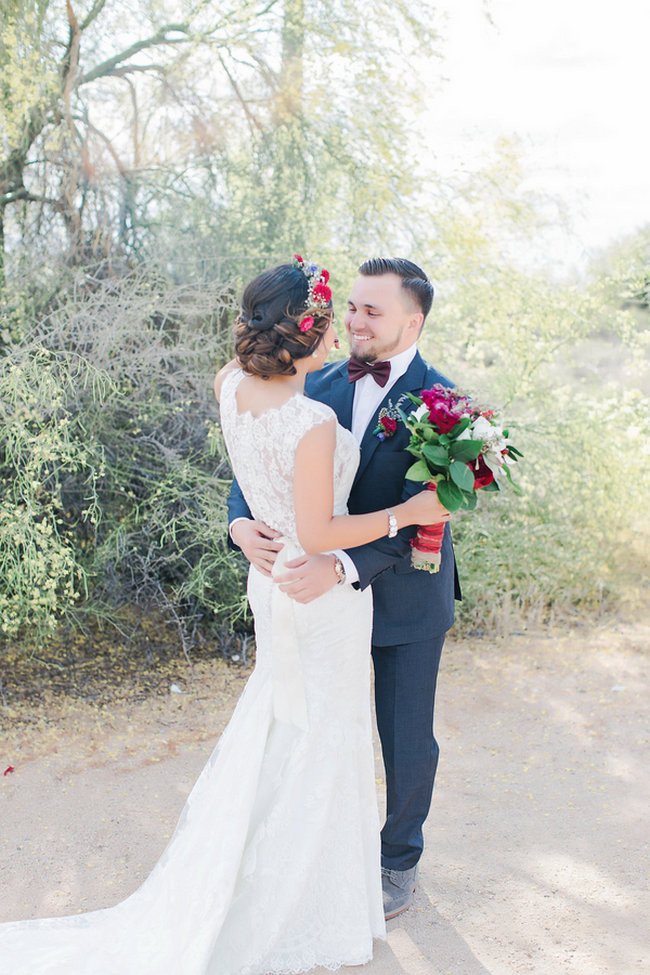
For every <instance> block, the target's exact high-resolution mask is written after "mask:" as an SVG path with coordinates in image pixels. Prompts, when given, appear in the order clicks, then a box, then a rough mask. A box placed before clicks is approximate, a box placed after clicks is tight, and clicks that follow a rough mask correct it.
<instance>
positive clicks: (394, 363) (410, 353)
mask: <svg viewBox="0 0 650 975" xmlns="http://www.w3.org/2000/svg"><path fill="white" fill-rule="evenodd" d="M417 351H418V348H417V345H416V343H415V342H414V343H413V345H410V346H409V347H408V349H404V351H403V352H398V353H397V355H394V356H393V357H392V358H391V359H387V360H386V361H387V362H390V380H391V382H393V381H394V380H396V379H399V378H400V376H403V375H404V373H405V372H406V370H407V369H408V367H409V366H410V365H411V363H412V362H413V360H414V359H415V356H416V353H417Z"/></svg>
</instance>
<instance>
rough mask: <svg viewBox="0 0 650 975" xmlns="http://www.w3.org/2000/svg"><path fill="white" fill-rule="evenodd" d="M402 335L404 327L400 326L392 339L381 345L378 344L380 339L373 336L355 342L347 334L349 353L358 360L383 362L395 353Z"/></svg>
mask: <svg viewBox="0 0 650 975" xmlns="http://www.w3.org/2000/svg"><path fill="white" fill-rule="evenodd" d="M403 335H404V328H400V330H399V332H398V333H397V335H395V336H394V337H393V339H392V341H390V342H388V343H387V344H383V345H380V344H378V343H379V342H380V341H381V340H379V339H375V338H370V339H368V340H367V341H366V342H359V341H356V342H355V340H354V337H353V336H352V335H349V336H348V338H349V341H350V355H352V356H354V358H355V359H358V360H359V362H368V363H373V362H383V361H384V360H385V359H390V358H391V357H392V356H394V355H395V354H396V351H397V350H398V349H399V347H400V343H401V342H402V338H403Z"/></svg>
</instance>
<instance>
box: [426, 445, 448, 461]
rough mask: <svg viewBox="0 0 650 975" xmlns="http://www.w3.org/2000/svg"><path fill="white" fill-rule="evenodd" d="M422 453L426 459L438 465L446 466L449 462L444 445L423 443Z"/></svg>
mask: <svg viewBox="0 0 650 975" xmlns="http://www.w3.org/2000/svg"><path fill="white" fill-rule="evenodd" d="M422 453H423V454H424V456H425V457H426V459H427V460H428V461H431V463H432V464H436V465H437V466H438V467H447V465H448V464H449V453H448V451H447V448H446V447H443V446H441V445H440V444H433V443H425V445H424V447H423V448H422Z"/></svg>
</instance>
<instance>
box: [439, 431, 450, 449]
mask: <svg viewBox="0 0 650 975" xmlns="http://www.w3.org/2000/svg"><path fill="white" fill-rule="evenodd" d="M440 443H443V444H444V445H445V447H447V446H449V437H448V436H447V434H446V433H441V434H440Z"/></svg>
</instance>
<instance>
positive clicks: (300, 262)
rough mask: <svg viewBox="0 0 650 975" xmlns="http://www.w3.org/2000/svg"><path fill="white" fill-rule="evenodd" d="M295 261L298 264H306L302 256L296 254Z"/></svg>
mask: <svg viewBox="0 0 650 975" xmlns="http://www.w3.org/2000/svg"><path fill="white" fill-rule="evenodd" d="M293 259H294V261H298V264H304V263H305V262H304V261H303V259H302V257H301V256H300V254H294V255H293Z"/></svg>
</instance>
